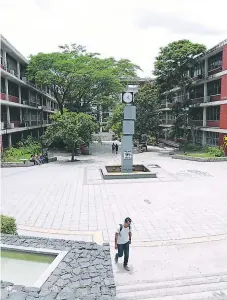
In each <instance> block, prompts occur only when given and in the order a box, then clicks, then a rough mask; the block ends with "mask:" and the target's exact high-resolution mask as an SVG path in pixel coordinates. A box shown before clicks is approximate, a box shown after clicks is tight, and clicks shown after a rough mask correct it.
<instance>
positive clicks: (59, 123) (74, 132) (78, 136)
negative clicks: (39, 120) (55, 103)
mask: <svg viewBox="0 0 227 300" xmlns="http://www.w3.org/2000/svg"><path fill="white" fill-rule="evenodd" d="M51 118H52V120H53V125H51V126H49V127H48V128H47V130H46V132H45V134H44V136H43V141H44V143H45V144H46V145H51V144H52V143H53V142H55V141H58V140H59V139H60V140H62V141H63V142H64V144H65V145H66V146H67V147H68V148H69V149H71V152H72V158H71V160H72V161H74V156H75V150H76V148H77V147H80V145H81V144H82V143H85V144H89V143H90V142H91V141H92V134H93V133H94V132H95V131H96V129H97V124H96V123H95V122H94V121H93V118H92V116H90V115H88V114H84V113H75V112H68V111H67V110H65V111H64V114H61V113H60V112H59V113H55V114H53V115H52V116H51Z"/></svg>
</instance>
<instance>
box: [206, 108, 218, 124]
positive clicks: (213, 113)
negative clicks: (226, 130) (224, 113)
mask: <svg viewBox="0 0 227 300" xmlns="http://www.w3.org/2000/svg"><path fill="white" fill-rule="evenodd" d="M206 114H207V121H219V120H220V106H213V107H207V112H206Z"/></svg>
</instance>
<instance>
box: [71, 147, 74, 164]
mask: <svg viewBox="0 0 227 300" xmlns="http://www.w3.org/2000/svg"><path fill="white" fill-rule="evenodd" d="M74 156H75V147H74V146H73V148H72V157H71V161H75V159H74Z"/></svg>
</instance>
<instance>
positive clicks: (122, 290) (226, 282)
mask: <svg viewBox="0 0 227 300" xmlns="http://www.w3.org/2000/svg"><path fill="white" fill-rule="evenodd" d="M222 290H227V274H224V275H212V276H204V277H194V278H186V277H185V278H181V279H180V278H178V279H176V280H174V279H173V280H166V281H160V282H157V281H156V282H155V281H153V282H152V281H150V282H149V281H147V282H135V283H130V284H126V285H123V284H120V285H118V284H117V298H118V299H125V300H126V299H131V300H137V299H153V298H156V299H157V298H158V299H165V300H169V299H173V300H177V299H182V300H183V299H187V300H188V299H193V300H194V299H196V300H197V299H199V298H198V296H199V295H200V296H201V297H203V295H202V293H208V294H209V297H211V296H212V293H213V292H215V291H222ZM193 294H194V295H196V297H197V298H193ZM185 295H186V296H185ZM189 295H191V297H192V298H189ZM172 296H174V298H173V297H172ZM177 296H179V298H176V297H177ZM160 297H161V298H160ZM187 297H188V298H187ZM204 297H205V295H204ZM206 297H208V296H206ZM201 299H206V298H201ZM211 299H212V298H211ZM213 299H215V298H213ZM217 299H219V298H217ZM220 299H221V298H220ZM224 299H225V298H224ZM226 300H227V296H226Z"/></svg>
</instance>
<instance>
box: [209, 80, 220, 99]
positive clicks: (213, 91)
mask: <svg viewBox="0 0 227 300" xmlns="http://www.w3.org/2000/svg"><path fill="white" fill-rule="evenodd" d="M207 91H208V96H212V95H220V94H221V79H219V80H215V81H211V82H208V84H207Z"/></svg>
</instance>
